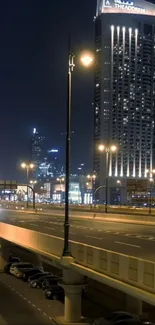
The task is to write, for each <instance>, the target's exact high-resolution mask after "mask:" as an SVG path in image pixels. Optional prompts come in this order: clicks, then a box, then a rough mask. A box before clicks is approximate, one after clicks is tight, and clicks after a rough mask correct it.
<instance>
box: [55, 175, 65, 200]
mask: <svg viewBox="0 0 155 325" xmlns="http://www.w3.org/2000/svg"><path fill="white" fill-rule="evenodd" d="M57 181H58V182H60V205H61V200H62V195H61V194H62V182H64V181H65V179H64V178H61V177H60V178H57Z"/></svg>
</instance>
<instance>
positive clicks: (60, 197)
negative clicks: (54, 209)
mask: <svg viewBox="0 0 155 325" xmlns="http://www.w3.org/2000/svg"><path fill="white" fill-rule="evenodd" d="M60 206H61V178H60Z"/></svg>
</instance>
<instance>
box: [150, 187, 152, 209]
mask: <svg viewBox="0 0 155 325" xmlns="http://www.w3.org/2000/svg"><path fill="white" fill-rule="evenodd" d="M151 205H152V188H151V187H150V198H149V214H151Z"/></svg>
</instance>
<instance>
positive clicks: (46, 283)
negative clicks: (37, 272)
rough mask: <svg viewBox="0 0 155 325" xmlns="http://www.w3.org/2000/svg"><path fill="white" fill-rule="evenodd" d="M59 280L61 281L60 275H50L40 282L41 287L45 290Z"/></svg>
mask: <svg viewBox="0 0 155 325" xmlns="http://www.w3.org/2000/svg"><path fill="white" fill-rule="evenodd" d="M59 281H61V278H60V277H57V276H55V277H51V278H49V279H45V280H44V281H43V283H42V289H43V290H46V289H48V288H50V287H51V286H52V285H54V284H57V283H58V282H59Z"/></svg>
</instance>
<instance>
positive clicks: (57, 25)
mask: <svg viewBox="0 0 155 325" xmlns="http://www.w3.org/2000/svg"><path fill="white" fill-rule="evenodd" d="M95 11H96V0H89V1H88V0H80V1H77V0H72V1H71V0H65V1H62V0H60V1H58V0H55V1H54V0H33V1H32V0H22V1H21V0H14V1H12V0H5V1H2V2H1V3H0V29H1V36H0V39H1V41H0V108H1V123H0V148H1V150H0V153H1V154H0V179H19V178H20V174H21V173H22V172H21V171H20V168H19V163H20V161H21V160H25V159H29V158H30V136H31V131H32V128H33V127H36V128H37V129H38V130H39V131H40V133H42V134H44V135H45V136H46V137H47V140H48V146H49V147H58V148H60V150H61V154H62V157H63V154H64V144H65V143H64V140H65V138H64V136H63V135H61V133H64V132H65V117H66V90H67V84H66V80H67V64H68V58H67V40H68V32H69V29H70V30H71V38H72V47H73V50H74V51H75V53H79V51H80V50H82V49H93V39H94V36H93V17H94V15H95ZM92 102H93V69H91V71H88V70H85V69H84V68H82V67H80V65H79V64H78V62H77V66H76V71H75V73H74V77H73V113H72V130H74V131H75V135H74V136H73V138H72V166H73V168H75V167H76V165H78V164H79V163H80V162H83V161H84V162H86V165H87V166H88V168H91V165H92V132H93V109H92Z"/></svg>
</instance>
